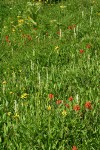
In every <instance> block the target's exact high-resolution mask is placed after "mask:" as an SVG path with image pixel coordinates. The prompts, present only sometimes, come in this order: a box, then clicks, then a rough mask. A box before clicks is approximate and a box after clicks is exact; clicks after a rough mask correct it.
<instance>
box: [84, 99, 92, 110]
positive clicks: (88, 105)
mask: <svg viewBox="0 0 100 150" xmlns="http://www.w3.org/2000/svg"><path fill="white" fill-rule="evenodd" d="M85 108H87V109H91V102H89V101H88V102H86V103H85Z"/></svg>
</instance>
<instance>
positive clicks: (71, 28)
mask: <svg viewBox="0 0 100 150" xmlns="http://www.w3.org/2000/svg"><path fill="white" fill-rule="evenodd" d="M74 28H76V25H75V24H74V25H72V26H68V29H69V30H73V29H74Z"/></svg>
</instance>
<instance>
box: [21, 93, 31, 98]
mask: <svg viewBox="0 0 100 150" xmlns="http://www.w3.org/2000/svg"><path fill="white" fill-rule="evenodd" d="M28 95H29V94H27V93H23V94H22V95H21V98H22V99H23V98H27V96H28Z"/></svg>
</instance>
